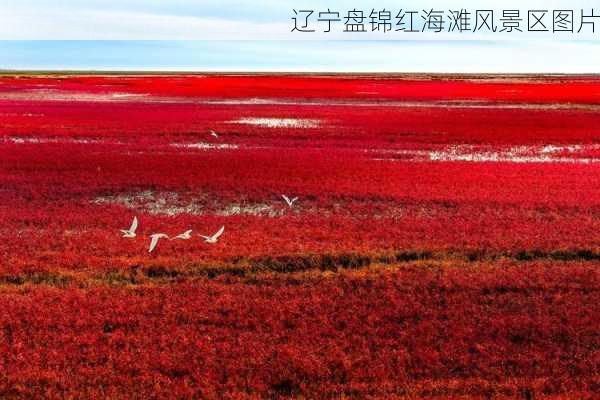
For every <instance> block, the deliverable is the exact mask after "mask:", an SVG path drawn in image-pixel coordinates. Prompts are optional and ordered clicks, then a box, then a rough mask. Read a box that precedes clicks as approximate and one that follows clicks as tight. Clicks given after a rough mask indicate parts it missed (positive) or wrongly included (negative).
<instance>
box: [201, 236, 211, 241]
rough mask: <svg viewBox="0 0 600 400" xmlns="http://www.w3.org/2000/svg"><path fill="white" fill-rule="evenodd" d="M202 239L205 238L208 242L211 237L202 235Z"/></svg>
mask: <svg viewBox="0 0 600 400" xmlns="http://www.w3.org/2000/svg"><path fill="white" fill-rule="evenodd" d="M200 237H201V238H204V239H206V240H208V239H210V236H204V235H200Z"/></svg>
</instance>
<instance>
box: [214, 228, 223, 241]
mask: <svg viewBox="0 0 600 400" xmlns="http://www.w3.org/2000/svg"><path fill="white" fill-rule="evenodd" d="M224 230H225V226H222V227H221V229H219V230H218V231H217V233H215V234H214V235H212V237H211V239H212V240H217V239H218V238H219V236H221V235H222V234H223V231H224Z"/></svg>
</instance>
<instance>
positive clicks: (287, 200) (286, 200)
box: [281, 194, 291, 205]
mask: <svg viewBox="0 0 600 400" xmlns="http://www.w3.org/2000/svg"><path fill="white" fill-rule="evenodd" d="M281 197H283V199H284V200H285V202H286V203H288V205H291V203H290V198H289V197H287V196H286V195H285V194H282V195H281Z"/></svg>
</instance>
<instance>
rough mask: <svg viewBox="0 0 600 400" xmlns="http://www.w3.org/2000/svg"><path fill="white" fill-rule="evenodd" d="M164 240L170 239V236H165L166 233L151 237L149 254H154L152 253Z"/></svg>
mask: <svg viewBox="0 0 600 400" xmlns="http://www.w3.org/2000/svg"><path fill="white" fill-rule="evenodd" d="M162 238H167V239H168V238H169V235H165V234H164V233H155V234H152V235H150V239H151V240H150V248H149V249H148V253H152V251H153V250H154V249H155V248H156V245H157V244H158V241H159V240H160V239H162Z"/></svg>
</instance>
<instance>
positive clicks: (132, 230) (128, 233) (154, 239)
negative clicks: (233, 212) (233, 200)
mask: <svg viewBox="0 0 600 400" xmlns="http://www.w3.org/2000/svg"><path fill="white" fill-rule="evenodd" d="M281 197H282V198H283V200H284V201H285V203H286V204H287V205H288V207H289V208H292V207H293V206H294V203H295V202H296V201H297V200H298V197H294V198H292V199H290V198H289V197H288V196H286V195H285V194H282V195H281ZM138 224H139V223H138V219H137V217H133V221H132V222H131V226H130V227H129V229H121V230H120V231H121V233H122V237H123V238H128V239H133V238H135V237H137V233H136V231H137V228H138ZM223 232H225V226H222V227H221V228H219V230H218V231H217V232H215V233H214V234H212V235H210V236H206V235H198V236H200V237H201V238H203V239H204V242H206V243H209V244H215V243H217V242H218V241H219V238H220V237H221V235H222V234H223ZM149 238H150V245H149V247H148V253H152V252H153V251H154V250H155V249H156V246H158V242H159V241H160V240H161V239H169V240H189V239H191V238H192V229H188V230H187V231H185V232H183V233H180V234H179V235H176V236H173V237H170V236H169V235H167V234H166V233H153V234H151V235H150V236H149Z"/></svg>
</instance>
